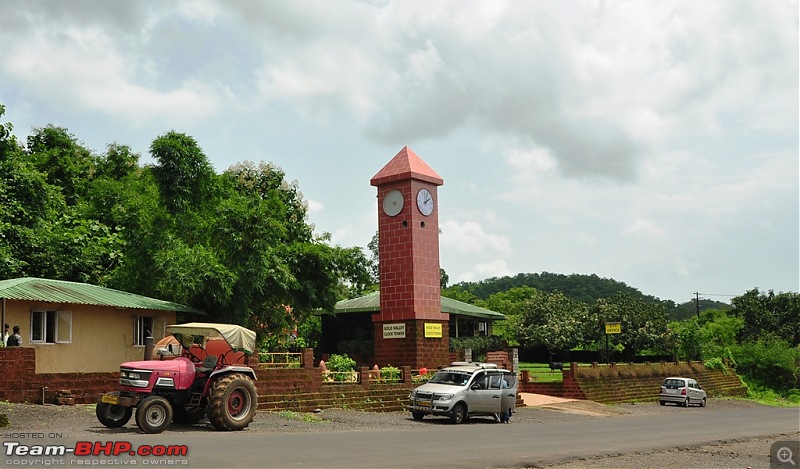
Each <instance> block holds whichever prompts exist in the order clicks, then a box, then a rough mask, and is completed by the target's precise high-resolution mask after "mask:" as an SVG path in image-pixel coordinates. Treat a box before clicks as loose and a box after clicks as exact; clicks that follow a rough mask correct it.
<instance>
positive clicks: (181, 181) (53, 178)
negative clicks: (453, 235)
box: [0, 105, 369, 342]
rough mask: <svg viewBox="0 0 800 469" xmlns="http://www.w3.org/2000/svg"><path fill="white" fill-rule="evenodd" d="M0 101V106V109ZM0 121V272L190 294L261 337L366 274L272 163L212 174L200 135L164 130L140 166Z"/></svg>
mask: <svg viewBox="0 0 800 469" xmlns="http://www.w3.org/2000/svg"><path fill="white" fill-rule="evenodd" d="M4 112H5V108H4V106H2V105H0V117H2V115H3V114H4ZM12 129H13V126H12V124H11V123H4V124H0V278H16V277H27V276H30V277H42V278H52V279H59V280H68V281H76V282H84V283H91V284H95V285H100V286H105V287H110V288H115V289H119V290H124V291H129V292H133V293H137V294H141V295H145V296H151V297H156V298H161V299H165V300H168V301H173V302H177V303H182V304H186V305H191V306H193V307H196V308H198V309H201V310H203V311H205V312H206V313H207V317H206V318H205V319H206V320H208V321H211V322H230V323H236V324H241V325H245V326H248V327H250V328H253V329H254V330H256V331H257V332H258V333H259V337H260V338H262V339H266V340H267V341H268V342H269V341H273V342H280V341H282V340H283V338H284V337H286V336H287V334H286V332H287V331H291V330H293V329H294V328H296V327H298V325H299V324H301V323H304V322H305V321H306V320H307V319H308V318H309V317H310V316H311V315H310V313H311V311H313V310H315V309H318V308H327V309H332V307H333V305H334V304H335V303H336V301H338V300H340V299H343V298H346V297H350V296H353V295H355V294H358V293H359V292H360V291H361V290H362V289H363V288H364V286H365V285H366V284H367V283H369V271H368V260H367V258H366V256H365V255H364V253H363V251H362V250H361V249H360V248H359V247H342V246H334V245H332V244H331V242H330V235H329V234H327V233H323V234H319V235H317V234H315V233H314V231H313V227H312V226H311V225H310V224H309V223H308V219H307V212H308V207H307V205H306V203H305V201H304V200H303V196H302V193H301V192H300V189H299V185H298V184H297V182H296V181H295V182H289V181H287V180H286V175H285V174H284V172H283V171H282V170H281V169H280V168H279V167H277V166H276V165H274V164H268V163H263V162H262V163H258V164H254V163H251V162H243V163H238V164H235V165H233V166H231V167H230V168H228V169H226V170H225V171H223V172H222V173H220V174H218V173H216V172H215V171H214V169H213V167H212V166H211V164H210V162H209V159H208V158H207V156H206V155H205V154H204V153H203V150H202V149H201V147H200V145H199V144H198V143H197V141H196V140H195V139H194V138H192V137H191V136H189V135H186V134H182V133H178V132H174V131H172V132H167V133H165V134H163V135H160V136H158V137H156V138H155V139H154V140H153V142H152V144H151V145H150V149H149V152H150V155H151V156H152V158H153V160H154V161H155V164H148V165H142V164H140V163H139V159H140V155H138V154H136V153H134V152H133V151H132V150H131V148H130V147H129V146H127V145H123V144H119V143H111V144H109V145H108V146H107V147H106V149H105V152H103V153H101V154H95V153H93V152H92V151H90V150H89V149H87V148H85V147H84V146H83V145H82V144H81V143H80V142H79V141H78V140H77V138H76V137H75V136H74V135H72V134H70V133H69V132H68V130H67V129H65V128H61V127H56V126H52V125H48V126H46V127H42V128H36V129H33V131H32V133H31V135H30V136H29V137H27V140H26V141H25V142H20V141H18V140H17V138H16V137H15V136H14V135H13V134H12Z"/></svg>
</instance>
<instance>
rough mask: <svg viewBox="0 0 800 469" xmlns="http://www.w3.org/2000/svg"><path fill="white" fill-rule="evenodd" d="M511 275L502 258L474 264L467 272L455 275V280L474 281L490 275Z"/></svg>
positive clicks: (456, 281)
mask: <svg viewBox="0 0 800 469" xmlns="http://www.w3.org/2000/svg"><path fill="white" fill-rule="evenodd" d="M509 275H513V273H512V272H511V270H510V269H509V268H508V265H506V262H505V261H504V260H502V259H497V260H495V261H491V262H486V263H482V264H475V265H474V266H472V269H471V270H469V271H468V272H463V273H460V274H458V275H457V276H456V279H455V282H454V283H458V282H474V281H478V280H483V279H486V278H490V277H504V276H509Z"/></svg>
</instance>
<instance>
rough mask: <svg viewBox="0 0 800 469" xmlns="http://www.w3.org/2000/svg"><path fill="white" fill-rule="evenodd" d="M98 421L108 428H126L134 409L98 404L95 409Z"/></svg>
mask: <svg viewBox="0 0 800 469" xmlns="http://www.w3.org/2000/svg"><path fill="white" fill-rule="evenodd" d="M95 413H96V414H97V420H99V421H100V423H102V424H103V425H105V426H106V427H108V428H119V427H124V426H125V424H126V423H128V421H129V420H130V419H131V415H133V407H125V406H121V405H114V404H106V403H105V402H98V403H97V407H96V409H95Z"/></svg>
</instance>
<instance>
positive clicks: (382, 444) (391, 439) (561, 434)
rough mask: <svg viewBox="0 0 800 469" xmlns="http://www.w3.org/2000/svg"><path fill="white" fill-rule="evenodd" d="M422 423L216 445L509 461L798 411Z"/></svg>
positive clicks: (673, 442) (712, 433)
mask: <svg viewBox="0 0 800 469" xmlns="http://www.w3.org/2000/svg"><path fill="white" fill-rule="evenodd" d="M420 427H421V428H420V429H419V430H416V431H392V430H391V429H386V430H384V431H377V432H336V433H324V434H314V435H296V434H295V435H291V434H280V435H270V436H266V437H265V436H261V437H258V438H253V439H249V438H248V439H241V440H239V439H237V440H235V441H229V442H227V443H223V442H221V441H220V442H219V445H218V446H219V448H223V447H224V448H228V449H234V448H241V450H242V453H243V457H245V458H248V459H247V460H246V461H245V462H244V464H245V465H251V466H250V467H386V468H389V467H437V468H441V467H463V468H467V467H475V468H485V467H509V466H520V465H526V464H531V463H532V462H534V461H547V460H557V459H561V458H564V457H572V456H579V455H585V456H588V455H595V454H605V453H622V452H632V451H642V450H650V449H663V448H672V447H676V446H681V445H694V444H697V443H699V442H702V441H716V440H723V439H734V438H744V437H751V436H759V435H772V434H778V433H788V432H793V431H798V429H800V410H798V409H797V408H794V409H790V408H754V409H731V410H726V411H720V412H714V413H700V412H695V413H692V412H683V413H674V414H667V415H641V416H625V417H617V418H604V419H597V420H588V421H583V422H560V423H548V424H535V423H528V424H511V425H460V426H450V425H438V424H428V425H425V424H424V421H423V424H422V425H420ZM204 436H205V435H204ZM214 439H215V438H214V436H213V435H211V436H210V437H209V440H214ZM212 444H214V443H213V442H212V441H209V445H212ZM234 445H235V446H234ZM250 448H251V449H252V451H248V453H249V454H247V453H245V451H247V450H248V449H250ZM205 449H206V448H204V450H203V453H205V452H206V451H205ZM207 449H212V448H211V447H209V448H207ZM766 450H767V449H766V448H765V451H766ZM199 452H200V450H199V449H198V450H197V451H195V454H197V453H199ZM192 459H193V460H194V458H192ZM204 460H205V461H204V462H208V463H209V464H210V466H214V467H217V466H216V465H217V464H220V465H221V464H223V463H224V462H225V459H224V458H220V457H219V455H217V456H216V457H215V456H214V451H213V450H212V451H210V452H209V456H208V457H207V458H204ZM193 462H194V461H193ZM219 467H222V466H219Z"/></svg>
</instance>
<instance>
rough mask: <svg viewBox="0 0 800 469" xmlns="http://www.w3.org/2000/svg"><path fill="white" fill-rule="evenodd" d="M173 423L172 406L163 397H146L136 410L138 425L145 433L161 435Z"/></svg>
mask: <svg viewBox="0 0 800 469" xmlns="http://www.w3.org/2000/svg"><path fill="white" fill-rule="evenodd" d="M170 422H172V406H171V405H170V403H169V401H167V400H166V399H164V398H163V397H161V396H150V397H146V398H145V399H144V400H143V401H142V402H140V403H139V407H137V408H136V425H138V426H139V428H140V429H141V430H142V431H143V432H145V433H161V432H163V431H164V429H166V428H167V426H168V425H169V423H170Z"/></svg>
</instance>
